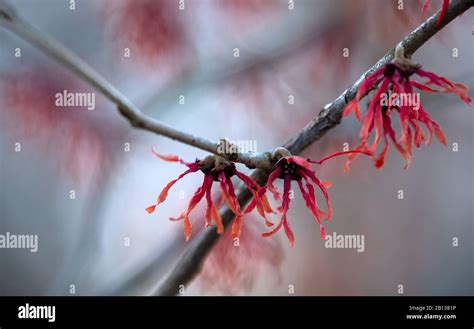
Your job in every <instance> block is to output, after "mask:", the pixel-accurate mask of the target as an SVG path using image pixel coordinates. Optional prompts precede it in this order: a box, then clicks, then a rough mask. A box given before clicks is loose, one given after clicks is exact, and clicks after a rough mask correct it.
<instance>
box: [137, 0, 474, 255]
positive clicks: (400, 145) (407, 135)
mask: <svg viewBox="0 0 474 329" xmlns="http://www.w3.org/2000/svg"><path fill="white" fill-rule="evenodd" d="M429 2H430V0H427V1H426V2H425V3H424V6H423V9H422V10H423V12H424V11H425V10H426V9H427V7H428V5H429ZM448 6H449V0H443V5H442V9H441V12H440V14H439V16H438V22H437V24H438V26H439V25H440V24H441V23H442V20H443V17H444V15H445V14H446V11H447V9H448ZM414 75H417V76H418V77H420V78H424V79H426V81H424V82H420V81H417V80H414V79H413V76H414ZM415 88H416V89H418V90H421V91H424V92H429V93H449V94H454V95H456V96H458V97H459V98H460V99H461V100H462V101H463V102H465V103H466V104H468V105H470V104H471V98H469V96H468V93H467V87H466V86H465V85H463V84H461V83H458V82H454V81H450V80H448V79H446V78H444V77H442V76H438V75H437V74H435V73H432V72H429V71H425V70H423V69H422V68H421V65H419V64H414V63H412V62H411V60H410V59H408V58H406V57H405V53H404V48H403V46H402V45H398V46H397V47H396V49H395V56H394V59H393V60H392V61H391V62H389V63H387V64H385V65H383V66H382V67H380V68H379V69H377V70H375V71H374V72H373V73H371V74H370V75H368V76H367V77H366V78H365V79H364V80H363V81H362V82H361V84H360V86H359V88H358V90H357V93H356V95H355V97H354V99H353V100H352V101H350V102H349V103H348V104H347V107H346V108H345V109H344V112H343V116H347V115H349V114H350V113H352V112H354V113H355V116H356V118H357V119H358V120H359V121H360V122H361V130H360V143H359V145H358V146H357V148H356V149H354V150H350V151H344V152H336V153H334V154H332V155H330V156H328V157H326V158H324V159H322V160H320V161H313V160H311V159H304V158H302V157H299V156H293V155H291V154H290V152H289V151H288V150H286V149H284V148H278V149H277V150H275V152H274V154H273V156H272V159H273V160H274V161H275V162H274V170H273V171H272V172H271V173H270V174H269V176H268V181H267V183H266V185H265V186H263V187H260V186H259V185H258V184H257V183H256V182H255V181H254V180H253V179H252V178H251V177H249V176H247V175H245V174H243V173H242V172H240V171H238V170H237V169H236V166H235V163H233V162H230V161H228V160H225V159H224V158H222V157H220V156H214V155H212V156H208V157H206V158H204V159H203V160H196V161H195V162H192V163H188V162H184V161H183V160H181V159H180V158H179V157H178V156H174V155H172V156H162V155H160V154H158V153H157V152H155V151H154V153H155V155H157V156H158V157H159V158H161V159H163V160H166V161H173V162H180V163H182V164H184V165H185V166H187V167H188V169H187V170H186V171H185V172H183V173H182V174H181V175H180V176H179V177H178V178H176V179H174V180H172V181H170V182H169V183H168V184H167V185H166V186H165V188H164V189H163V190H162V191H161V193H160V194H159V196H158V199H157V202H156V204H154V205H152V206H150V207H148V208H147V209H146V210H147V211H148V212H149V213H152V212H153V211H154V210H155V208H156V206H157V205H159V204H160V203H162V202H163V201H164V200H165V199H166V197H167V195H168V191H169V189H170V188H171V187H172V186H173V185H174V184H175V183H176V182H177V181H178V180H180V179H181V178H183V177H184V176H186V175H187V174H189V173H193V172H197V171H201V172H202V173H203V174H204V178H203V183H202V185H201V186H200V187H199V188H198V189H197V191H196V192H195V193H194V195H193V196H192V198H191V200H190V201H189V204H188V207H187V209H186V210H185V211H184V212H182V213H181V215H179V216H178V217H177V218H171V219H173V220H180V219H184V234H185V237H186V240H188V239H189V238H190V236H191V223H190V220H189V214H190V212H191V211H192V210H193V209H194V208H195V207H196V205H197V204H198V203H199V202H200V201H201V200H202V199H203V198H204V196H205V197H206V200H207V210H206V215H205V220H206V226H210V225H211V221H212V220H214V221H215V223H216V226H217V232H218V233H223V231H224V227H223V223H222V219H221V217H220V215H219V211H218V207H217V206H216V205H215V203H214V202H213V200H212V197H211V188H212V184H213V182H219V184H220V190H221V193H222V194H221V195H222V196H221V201H220V203H221V204H222V203H224V202H225V203H227V205H228V206H229V208H230V210H231V211H232V212H233V213H234V214H235V217H236V218H235V220H234V222H233V225H232V232H231V236H232V238H234V239H235V238H238V237H239V236H240V234H241V231H242V225H243V216H244V214H245V213H249V212H251V211H252V210H253V209H254V208H257V210H258V212H259V214H260V215H261V216H262V217H263V218H264V220H265V223H266V225H267V226H273V225H274V224H273V223H272V222H271V221H270V220H269V219H268V217H267V214H271V213H276V211H274V210H273V209H272V207H271V206H270V203H269V201H268V199H267V197H266V192H267V191H268V190H269V191H270V192H271V193H272V195H273V197H274V199H275V200H276V201H280V200H281V205H280V206H279V207H278V208H277V210H278V212H279V213H281V218H280V221H279V223H278V224H277V225H276V226H275V227H274V228H273V229H272V230H271V231H269V232H266V233H263V234H262V236H263V237H269V236H272V235H274V234H275V233H277V232H278V231H279V230H281V229H282V228H283V230H284V231H285V234H286V236H287V238H288V240H289V242H290V246H293V244H294V240H295V238H294V234H293V231H292V230H291V228H290V225H289V221H288V218H287V213H288V210H289V208H290V202H291V197H290V196H291V183H292V181H296V182H297V184H298V188H299V190H300V192H301V195H302V197H303V199H304V201H305V204H306V207H307V208H308V209H309V211H310V212H311V214H312V215H313V217H314V218H315V220H316V222H317V223H318V224H319V227H320V234H321V238H322V239H325V235H326V231H325V228H324V225H323V220H330V219H331V217H332V207H331V202H330V199H329V193H328V191H327V188H328V187H330V185H331V184H330V183H329V182H324V181H321V180H320V179H319V178H318V177H317V176H316V174H315V172H314V171H313V170H312V165H313V164H319V165H321V164H323V162H325V161H326V160H329V159H331V158H334V157H336V156H340V155H348V159H347V162H346V165H345V170H346V171H347V170H348V168H349V164H350V163H351V162H352V161H353V160H354V159H355V158H356V157H357V156H359V154H365V155H369V156H371V157H372V158H373V160H374V164H375V167H376V168H381V167H382V166H383V165H384V163H385V158H386V156H387V154H388V150H389V147H390V141H391V142H392V143H393V145H394V146H395V148H396V149H397V150H398V152H399V153H401V155H402V156H403V157H404V158H405V160H406V165H405V168H407V167H408V166H409V164H410V162H411V158H412V149H413V145H414V146H415V147H417V148H419V147H420V146H421V144H422V143H423V142H424V143H425V144H429V143H430V142H431V139H432V136H433V134H435V136H436V137H437V139H438V140H439V141H440V143H442V144H444V145H446V138H445V136H444V133H443V131H442V130H441V127H440V126H439V124H438V123H437V122H436V121H435V120H433V119H432V118H431V116H430V115H429V114H428V113H427V112H426V111H425V108H424V107H423V105H422V104H421V102H420V101H419V95H418V94H415V93H414V89H415ZM372 89H375V92H374V95H373V96H372V99H371V100H370V102H369V104H368V107H367V110H366V111H365V113H364V114H362V111H361V109H360V101H361V99H362V98H363V97H364V96H365V95H366V94H368V93H369V92H370V91H371V90H372ZM392 95H396V96H397V95H407V97H408V96H412V97H416V96H418V98H417V99H418V100H417V101H413V99H412V100H411V101H410V100H409V101H405V102H403V101H401V100H400V99H399V98H396V101H395V102H393V103H392V102H391V101H389V104H386V102H383V101H382V98H384V97H385V99H387V98H389V97H391V96H392ZM407 97H406V98H405V99H407ZM391 99H392V98H390V100H391ZM395 113H397V114H398V120H397V121H398V122H399V124H400V134H399V137H397V132H396V130H395V129H394V128H393V126H392V118H391V115H392V114H393V115H395ZM422 126H424V128H425V129H426V132H427V135H426V132H424V130H423V128H422ZM371 137H373V140H372V141H371V142H369V139H370V138H371ZM382 140H383V144H384V146H383V148H382V150H381V152H380V153H379V154H378V155H377V154H376V153H377V149H378V147H379V145H380V144H381V142H382ZM233 176H237V177H238V178H239V179H240V180H241V181H242V182H243V183H244V185H245V186H246V187H247V188H248V189H249V190H250V191H251V192H252V195H253V198H252V200H251V202H250V203H249V205H248V206H247V207H246V208H245V209H244V210H243V211H242V209H241V208H240V204H239V200H238V198H237V196H236V194H235V190H234V185H233V183H232V177H233ZM277 179H281V180H282V181H283V195H281V194H280V192H279V191H278V189H277V187H276V186H275V185H274V184H275V181H276V180H277ZM317 190H318V191H320V192H321V193H322V195H323V197H324V200H325V203H326V206H325V211H324V210H323V209H321V208H320V206H319V205H318V203H317V199H316V191H317Z"/></svg>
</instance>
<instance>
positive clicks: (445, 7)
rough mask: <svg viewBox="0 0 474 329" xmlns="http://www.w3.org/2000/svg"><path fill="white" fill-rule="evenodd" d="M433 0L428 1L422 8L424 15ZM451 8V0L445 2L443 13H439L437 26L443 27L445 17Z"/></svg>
mask: <svg viewBox="0 0 474 329" xmlns="http://www.w3.org/2000/svg"><path fill="white" fill-rule="evenodd" d="M430 1H431V0H426V1H425V3H424V4H423V7H422V8H421V12H422V13H424V12H425V11H426V9H428V6H429V5H430ZM448 6H449V0H443V4H442V6H441V12H440V13H439V16H438V23H437V26H440V25H441V22H442V21H443V17H444V15H445V14H446V11H447V10H448Z"/></svg>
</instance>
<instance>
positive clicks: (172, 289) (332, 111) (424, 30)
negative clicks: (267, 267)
mask: <svg viewBox="0 0 474 329" xmlns="http://www.w3.org/2000/svg"><path fill="white" fill-rule="evenodd" d="M473 5H474V0H454V1H452V2H451V4H450V6H449V9H448V11H447V12H446V15H445V16H444V19H443V23H442V24H441V26H439V27H437V26H436V22H437V18H438V15H439V13H437V14H435V15H433V16H431V17H430V18H429V19H427V20H426V21H425V22H424V23H423V24H421V25H420V26H419V27H418V28H416V29H415V30H414V31H413V32H411V33H410V34H409V35H407V36H406V37H405V38H403V40H401V44H402V45H403V46H404V48H405V53H406V55H407V56H411V55H412V54H413V53H414V52H415V51H416V50H418V49H419V48H420V47H421V46H422V45H423V44H424V43H426V42H427V41H428V40H429V39H430V38H431V37H432V36H433V35H435V34H436V33H437V32H438V31H440V30H441V29H442V28H443V27H444V26H446V25H447V24H448V23H450V22H451V21H452V20H454V19H455V18H456V17H458V16H459V15H460V14H462V13H463V12H465V11H466V10H467V9H469V8H470V7H472V6H473ZM394 50H395V46H394V47H393V48H392V49H390V50H389V51H388V52H387V53H386V54H385V55H384V56H383V57H382V58H381V59H380V60H379V61H378V62H377V63H376V64H375V65H374V66H372V67H371V68H370V69H369V70H367V71H366V72H365V73H364V74H362V75H361V77H360V78H359V79H358V80H357V81H356V83H354V84H353V85H352V86H351V87H349V88H348V89H347V90H346V91H345V92H344V93H342V94H341V95H340V96H339V97H338V98H336V99H335V100H334V101H333V102H332V103H330V104H328V105H326V106H325V107H324V108H323V109H322V110H321V112H320V113H319V115H318V116H317V117H316V118H314V119H313V120H312V121H311V122H310V123H308V124H307V125H306V126H305V127H304V128H303V129H302V130H301V131H300V132H299V133H298V134H297V135H295V136H294V137H293V138H291V139H290V140H289V141H288V142H287V143H286V144H285V145H284V147H285V148H287V149H288V150H290V152H291V153H292V154H298V153H300V152H301V151H303V149H305V148H306V147H307V146H309V145H310V144H311V143H313V142H315V141H317V140H318V139H320V138H321V137H322V136H323V135H324V134H325V133H326V132H327V131H328V130H330V129H331V128H334V127H335V126H336V125H338V124H339V123H340V121H341V116H342V111H343V109H344V107H345V106H346V104H347V102H349V101H350V100H352V99H353V98H354V97H355V94H356V92H357V89H358V87H359V85H360V83H361V82H362V81H363V80H364V78H365V77H366V76H367V75H369V74H370V73H372V72H373V71H375V70H376V69H377V68H379V67H381V66H382V65H384V64H385V63H387V62H389V61H390V60H392V58H393V53H394ZM252 178H253V179H254V180H255V181H256V182H258V183H259V184H264V182H265V181H266V180H267V178H268V175H267V173H266V172H264V171H262V170H256V171H255V172H254V174H253V175H252ZM251 198H252V194H251V193H250V192H249V191H248V190H242V191H241V192H240V193H239V194H238V199H239V202H240V203H241V205H242V207H243V206H244V205H245V204H246V203H248V202H249V201H250V199H251ZM221 214H222V220H223V223H224V225H225V226H226V227H227V226H228V224H229V223H231V222H232V220H233V218H234V214H233V213H232V211H230V210H229V209H228V208H227V207H225V208H224V209H223V210H222V213H221ZM219 237H220V235H219V234H217V232H216V230H215V229H208V230H206V231H205V232H203V233H202V234H201V235H200V236H199V237H198V238H197V239H196V240H194V241H192V242H191V244H190V245H189V247H188V248H187V250H186V251H185V252H184V254H183V256H182V257H181V258H180V259H179V261H178V262H177V264H176V265H175V266H174V268H173V269H172V270H171V272H170V273H169V275H168V276H167V277H166V278H165V279H164V280H163V281H162V282H160V284H159V286H158V288H157V289H156V290H155V291H153V292H152V294H153V295H158V296H171V295H176V294H177V293H178V291H179V286H180V285H186V284H187V283H189V282H190V281H191V280H192V279H193V278H194V277H195V276H196V275H197V274H198V273H199V272H200V270H201V267H202V265H203V263H204V260H205V258H206V256H207V254H208V253H209V251H210V250H211V249H212V247H213V245H214V243H216V241H217V240H218V239H219Z"/></svg>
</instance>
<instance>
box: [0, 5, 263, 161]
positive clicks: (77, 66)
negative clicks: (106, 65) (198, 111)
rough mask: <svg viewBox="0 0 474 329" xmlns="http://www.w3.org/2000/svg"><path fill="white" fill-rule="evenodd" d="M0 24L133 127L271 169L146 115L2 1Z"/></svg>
mask: <svg viewBox="0 0 474 329" xmlns="http://www.w3.org/2000/svg"><path fill="white" fill-rule="evenodd" d="M0 25H2V26H4V27H5V28H7V29H8V30H9V31H11V32H13V33H14V34H16V35H17V36H19V37H21V38H23V39H24V40H26V41H28V42H30V43H31V44H32V45H34V46H35V47H37V48H38V49H40V50H42V51H43V52H45V53H46V54H47V55H49V56H50V57H52V58H54V59H55V60H56V61H58V62H60V63H61V64H63V65H64V66H65V67H66V68H67V69H69V70H71V71H73V72H74V73H76V74H77V76H78V77H80V78H81V79H83V80H85V81H86V82H87V83H89V84H90V85H91V86H92V87H94V88H95V89H97V90H98V91H99V92H100V93H102V94H103V95H104V96H105V97H107V98H108V99H109V100H110V101H112V102H113V103H115V104H116V105H117V108H118V110H119V112H120V113H121V114H122V115H123V116H124V117H125V118H126V119H127V120H128V121H129V122H130V124H131V125H132V126H133V127H136V128H141V129H144V130H148V131H150V132H153V133H156V134H158V135H162V136H165V137H168V138H170V139H173V140H176V141H178V142H181V143H184V144H187V145H191V146H194V147H197V148H200V149H202V150H204V151H207V152H210V153H214V154H217V155H220V156H222V157H225V158H227V159H229V160H232V161H234V162H240V163H243V164H245V165H247V166H248V167H249V168H264V169H271V166H272V162H271V161H270V158H269V154H268V153H240V152H232V153H226V152H225V151H226V150H229V149H231V150H232V149H234V150H235V149H237V148H235V147H234V148H227V149H225V148H222V149H221V148H220V145H221V142H214V141H211V140H207V139H205V138H202V137H198V136H194V135H192V134H189V133H186V132H183V131H180V130H178V129H175V128H173V127H171V126H168V125H166V124H165V123H163V122H161V121H158V120H156V119H153V118H151V117H149V116H147V115H146V114H145V113H143V112H142V111H141V110H140V109H139V108H138V107H137V106H136V105H135V104H133V103H132V102H131V101H130V100H129V99H128V98H127V97H126V96H125V95H124V94H122V93H121V92H120V91H119V90H118V89H117V88H115V86H113V85H112V84H111V83H110V82H108V81H107V80H106V79H105V78H104V77H103V76H102V75H100V74H99V73H98V72H97V71H96V70H95V69H94V68H92V67H91V66H90V65H89V64H87V63H86V62H85V61H84V60H82V59H81V58H80V57H79V56H78V55H76V54H75V53H74V52H72V51H71V50H69V49H68V48H66V47H65V46H64V45H63V44H61V43H60V42H58V41H57V40H55V39H54V38H52V37H51V36H49V35H47V34H46V33H44V32H42V31H40V30H38V29H36V28H35V27H34V26H32V25H31V24H30V23H28V22H27V21H26V20H24V19H23V18H22V17H21V16H20V15H19V14H18V12H17V10H16V9H15V8H14V7H13V6H11V5H10V4H9V3H7V2H6V1H5V0H0Z"/></svg>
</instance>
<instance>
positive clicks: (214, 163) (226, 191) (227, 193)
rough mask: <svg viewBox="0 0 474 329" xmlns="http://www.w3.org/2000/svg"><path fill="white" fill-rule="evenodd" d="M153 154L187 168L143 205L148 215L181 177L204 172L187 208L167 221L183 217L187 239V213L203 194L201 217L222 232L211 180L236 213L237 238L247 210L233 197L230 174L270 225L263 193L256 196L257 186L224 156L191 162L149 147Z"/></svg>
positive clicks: (189, 235) (233, 231)
mask: <svg viewBox="0 0 474 329" xmlns="http://www.w3.org/2000/svg"><path fill="white" fill-rule="evenodd" d="M153 153H154V154H155V155H156V156H157V157H158V158H160V159H162V160H165V161H171V162H179V163H181V164H184V165H185V166H186V167H188V169H187V170H186V171H185V172H183V173H182V174H181V175H179V176H178V178H176V179H173V180H171V181H170V182H169V183H168V184H166V186H165V187H164V188H163V190H162V191H161V193H160V194H159V195H158V198H157V201H156V203H155V204H154V205H151V206H149V207H148V208H146V211H147V212H148V213H150V214H151V213H152V212H154V211H155V208H156V207H157V206H158V205H159V204H160V203H162V202H164V201H165V200H166V198H167V197H168V191H169V190H170V188H171V187H172V186H173V185H174V184H175V183H176V182H177V181H179V180H180V179H182V178H183V177H184V176H186V175H188V174H190V173H194V172H197V171H201V172H202V173H203V174H204V179H203V182H202V185H201V186H200V187H199V188H198V189H197V191H196V192H195V193H194V195H193V196H192V198H191V200H190V201H189V204H188V208H187V209H186V210H185V211H183V212H182V213H181V214H180V215H179V216H178V217H176V218H170V220H175V221H177V220H181V219H184V222H183V228H184V236H185V238H186V241H187V240H189V238H190V237H191V231H192V227H191V222H190V220H189V214H190V213H191V211H192V210H193V209H194V208H195V207H196V206H197V204H198V203H199V202H200V201H201V200H202V199H203V198H204V197H206V201H207V209H206V216H205V219H206V227H209V226H211V221H212V220H214V221H215V224H216V227H217V232H218V233H219V234H221V233H223V232H224V226H223V224H222V219H221V216H220V214H219V211H218V208H217V206H216V205H215V203H214V201H213V200H212V195H211V189H212V184H213V183H214V182H219V184H220V187H221V192H222V202H226V203H227V205H228V206H229V208H230V209H231V211H232V212H233V213H234V214H235V216H236V218H235V220H234V223H233V225H232V237H233V238H237V237H239V236H240V233H241V231H242V224H243V222H242V217H243V213H245V212H247V211H245V212H242V210H241V209H240V205H239V202H238V200H237V196H236V195H235V190H234V185H233V183H232V179H231V178H232V177H233V176H237V177H238V178H239V179H240V180H241V181H242V182H243V183H244V184H245V186H247V188H248V189H249V190H250V191H251V192H252V194H253V196H254V200H252V204H254V207H255V206H256V207H257V210H258V212H259V213H260V215H262V216H263V217H264V218H265V223H266V224H267V226H271V225H273V224H272V223H271V222H270V221H269V220H268V219H267V217H266V214H267V213H272V212H273V210H272V208H271V207H270V204H269V202H268V199H267V198H266V197H265V195H261V196H260V195H258V192H259V190H260V186H259V185H258V184H257V183H256V182H255V181H254V180H253V179H252V178H250V177H249V176H247V175H245V174H244V173H241V172H240V171H238V170H237V169H236V168H235V164H234V163H233V162H230V161H227V160H226V159H224V158H222V157H219V156H215V155H210V156H207V157H206V158H204V159H202V160H196V161H195V162H185V161H183V160H182V159H180V158H179V157H178V156H176V155H161V154H158V153H157V152H156V151H155V150H153Z"/></svg>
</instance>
